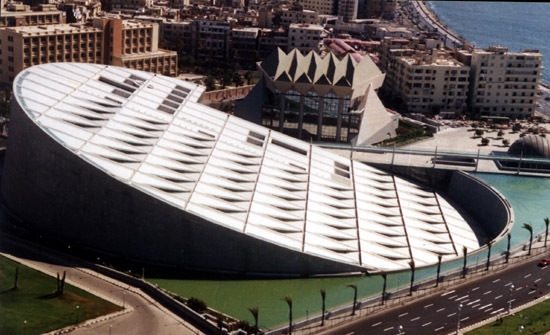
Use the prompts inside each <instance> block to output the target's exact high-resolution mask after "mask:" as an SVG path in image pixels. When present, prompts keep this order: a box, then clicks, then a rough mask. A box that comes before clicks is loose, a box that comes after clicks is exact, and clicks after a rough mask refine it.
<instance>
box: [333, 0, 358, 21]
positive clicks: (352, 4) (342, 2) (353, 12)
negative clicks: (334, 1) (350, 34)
mask: <svg viewBox="0 0 550 335" xmlns="http://www.w3.org/2000/svg"><path fill="white" fill-rule="evenodd" d="M357 7H358V1H357V0H338V13H337V14H338V17H339V18H341V19H342V20H343V21H344V22H348V21H351V20H355V19H356V18H357Z"/></svg>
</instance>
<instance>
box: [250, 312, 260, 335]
mask: <svg viewBox="0 0 550 335" xmlns="http://www.w3.org/2000/svg"><path fill="white" fill-rule="evenodd" d="M248 311H249V312H250V314H252V317H254V334H257V333H258V312H259V309H258V307H257V306H256V307H250V308H248Z"/></svg>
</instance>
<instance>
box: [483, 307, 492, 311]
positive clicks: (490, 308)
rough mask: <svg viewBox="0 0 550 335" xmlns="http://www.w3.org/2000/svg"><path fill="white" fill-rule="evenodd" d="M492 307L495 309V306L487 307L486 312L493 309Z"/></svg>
mask: <svg viewBox="0 0 550 335" xmlns="http://www.w3.org/2000/svg"><path fill="white" fill-rule="evenodd" d="M492 309H493V307H489V308H487V309H486V310H485V311H484V312H488V311H490V310H492Z"/></svg>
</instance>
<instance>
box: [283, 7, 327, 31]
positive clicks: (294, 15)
mask: <svg viewBox="0 0 550 335" xmlns="http://www.w3.org/2000/svg"><path fill="white" fill-rule="evenodd" d="M280 14H281V25H282V26H285V27H288V26H290V25H291V24H292V23H307V24H319V22H320V20H319V15H318V14H317V12H315V11H313V10H309V9H303V10H302V9H301V8H291V9H283V10H281V13H280Z"/></svg>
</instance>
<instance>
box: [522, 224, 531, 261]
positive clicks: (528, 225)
mask: <svg viewBox="0 0 550 335" xmlns="http://www.w3.org/2000/svg"><path fill="white" fill-rule="evenodd" d="M521 227H522V228H524V229H527V231H528V232H529V252H527V255H528V256H531V247H532V246H533V226H531V225H530V224H528V223H524V224H523V226H521Z"/></svg>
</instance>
